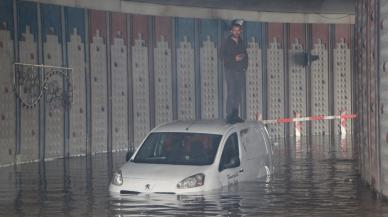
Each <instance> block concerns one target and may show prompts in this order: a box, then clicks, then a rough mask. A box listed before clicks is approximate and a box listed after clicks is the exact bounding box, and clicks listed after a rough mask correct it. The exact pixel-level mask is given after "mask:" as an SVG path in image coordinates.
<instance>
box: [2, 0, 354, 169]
mask: <svg viewBox="0 0 388 217" xmlns="http://www.w3.org/2000/svg"><path fill="white" fill-rule="evenodd" d="M228 23H229V21H225V20H217V19H196V18H176V17H158V16H146V15H135V14H120V13H115V12H106V11H96V10H90V9H81V8H71V7H64V6H54V5H46V4H37V3H31V2H22V1H15V0H2V1H0V24H1V26H0V57H1V58H0V62H1V66H2V67H1V68H0V78H1V79H0V82H1V83H0V99H1V101H2V103H1V104H0V126H1V129H2V130H1V131H0V146H1V148H2V150H6V151H2V152H0V155H1V157H0V164H1V165H4V164H10V163H14V162H25V161H31V160H36V159H44V158H52V157H54V158H55V157H61V156H67V155H80V154H86V153H95V152H104V151H111V150H120V149H126V148H127V147H128V145H135V146H137V145H138V144H139V143H140V142H141V140H142V139H143V137H144V136H145V135H146V134H147V133H148V132H149V130H150V129H151V128H152V127H154V126H156V125H159V124H161V123H163V122H166V121H170V120H173V119H182V120H188V119H215V118H223V117H224V116H225V112H224V111H225V96H226V88H225V81H224V74H223V65H222V58H221V55H220V48H221V45H222V41H223V39H224V38H225V37H226V36H227V35H228V29H227V24H228ZM351 28H352V26H351V25H336V24H303V23H300V24H286V23H260V22H252V21H249V22H246V24H245V26H244V32H243V39H244V41H245V43H246V45H247V48H248V49H247V51H248V53H249V67H248V70H247V73H246V82H245V83H246V85H245V91H246V95H245V96H246V97H245V103H244V105H242V108H243V110H244V111H243V115H244V116H245V117H246V119H249V120H254V119H256V117H257V116H259V117H262V118H263V119H276V118H283V117H291V116H294V114H296V113H299V114H300V116H308V115H329V114H331V112H334V111H335V113H336V114H337V113H339V112H340V111H346V112H349V113H350V112H351V110H352V107H351V103H352V96H351V94H352V83H351V77H352V76H351V74H352V73H351V72H352V68H351V63H352V41H351V39H352V31H351ZM302 51H304V52H310V51H311V52H312V53H313V54H319V60H317V61H315V62H313V63H312V65H311V66H308V67H303V66H301V65H300V64H297V63H296V62H295V61H296V60H295V56H298V55H299V54H300V53H301V52H302ZM14 62H21V63H34V64H45V65H53V66H62V67H70V68H72V69H73V73H72V79H71V92H72V104H71V105H70V108H67V107H64V106H62V107H61V106H59V107H58V106H54V105H53V104H52V103H51V102H50V100H49V99H47V97H43V98H42V99H41V100H40V101H39V103H37V104H34V105H33V106H27V105H24V104H23V103H22V102H21V101H19V100H18V98H17V97H16V95H15V93H14V92H13V87H12V81H13V77H12V72H13V63H14ZM50 81H51V82H54V83H57V84H59V87H60V88H63V89H66V88H64V87H63V86H62V85H63V80H62V79H61V78H60V77H57V78H55V77H52V79H50ZM330 87H333V89H332V90H331V89H330ZM65 91H70V90H65ZM329 126H330V125H329V122H327V121H326V122H317V123H313V124H312V127H313V128H312V130H311V133H312V135H323V134H325V135H328V134H330V128H329ZM307 127H308V125H303V126H302V135H307V134H308V128H307ZM3 129H4V130H3ZM269 130H270V134H271V136H272V137H273V138H275V139H276V138H282V137H284V136H285V133H287V132H288V133H290V134H291V135H293V134H294V132H293V125H276V126H275V125H274V126H269ZM335 132H336V134H338V133H339V132H338V131H335Z"/></svg>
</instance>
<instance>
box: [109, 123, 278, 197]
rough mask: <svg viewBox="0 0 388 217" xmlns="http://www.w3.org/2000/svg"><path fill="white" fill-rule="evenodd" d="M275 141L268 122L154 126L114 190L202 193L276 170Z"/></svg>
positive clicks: (118, 176)
mask: <svg viewBox="0 0 388 217" xmlns="http://www.w3.org/2000/svg"><path fill="white" fill-rule="evenodd" d="M272 156H273V153H272V145H271V142H270V139H269V135H268V132H267V130H266V128H265V126H264V125H263V124H262V123H258V122H243V123H236V124H227V123H225V121H222V120H200V121H175V122H170V123H167V124H163V125H161V126H158V127H156V128H155V129H153V130H152V131H151V132H150V133H149V134H148V135H147V136H146V138H145V139H144V140H143V142H142V144H141V145H140V146H139V147H138V148H137V150H136V151H135V153H134V154H133V155H132V156H131V157H130V159H129V161H128V162H127V163H125V164H124V165H123V166H122V167H121V168H120V169H119V170H118V171H117V172H115V173H114V175H113V177H112V181H111V184H110V189H109V190H110V192H111V193H114V194H138V193H164V194H187V193H201V192H204V191H209V190H213V189H217V188H221V187H223V186H228V185H233V184H236V183H239V182H246V181H254V180H257V179H259V178H261V177H264V176H269V175H270V174H271V173H272V170H273V169H272V168H273V165H272Z"/></svg>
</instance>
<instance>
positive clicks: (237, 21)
mask: <svg viewBox="0 0 388 217" xmlns="http://www.w3.org/2000/svg"><path fill="white" fill-rule="evenodd" d="M243 24H244V20H243V19H234V20H232V26H236V25H238V26H243Z"/></svg>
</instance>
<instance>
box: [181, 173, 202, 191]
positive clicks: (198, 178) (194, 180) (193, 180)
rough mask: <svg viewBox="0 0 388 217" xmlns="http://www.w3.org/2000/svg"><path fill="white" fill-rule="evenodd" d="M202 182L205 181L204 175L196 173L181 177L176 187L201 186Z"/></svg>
mask: <svg viewBox="0 0 388 217" xmlns="http://www.w3.org/2000/svg"><path fill="white" fill-rule="evenodd" d="M204 183H205V175H204V174H202V173H198V174H195V175H192V176H190V177H187V178H185V179H183V180H182V181H180V182H179V183H178V184H177V185H176V187H177V188H178V189H184V188H194V187H199V186H202V185H203V184H204Z"/></svg>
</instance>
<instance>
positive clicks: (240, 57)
mask: <svg viewBox="0 0 388 217" xmlns="http://www.w3.org/2000/svg"><path fill="white" fill-rule="evenodd" d="M242 24H243V20H233V21H232V25H231V28H230V33H231V34H230V36H229V37H227V38H226V39H225V41H224V43H223V47H222V56H223V60H224V69H225V73H224V74H225V78H226V85H227V90H228V93H227V99H226V113H227V121H228V122H231V123H235V122H241V121H243V120H242V119H241V118H240V117H239V116H238V114H239V108H240V109H241V106H242V100H243V94H244V89H243V88H244V81H245V71H246V69H247V67H248V54H247V51H246V47H245V45H244V43H243V41H242V39H241V37H240V34H241V30H242Z"/></svg>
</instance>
